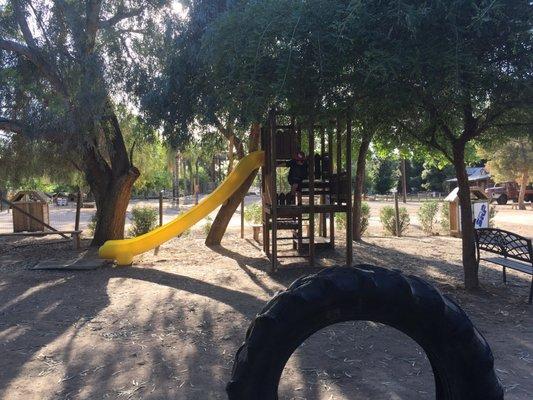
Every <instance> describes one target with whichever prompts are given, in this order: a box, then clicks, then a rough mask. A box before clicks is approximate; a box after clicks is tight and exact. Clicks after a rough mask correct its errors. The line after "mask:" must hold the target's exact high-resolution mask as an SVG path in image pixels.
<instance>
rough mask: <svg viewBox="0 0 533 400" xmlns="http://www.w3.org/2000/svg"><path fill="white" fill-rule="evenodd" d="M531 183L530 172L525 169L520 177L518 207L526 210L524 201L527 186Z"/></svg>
mask: <svg viewBox="0 0 533 400" xmlns="http://www.w3.org/2000/svg"><path fill="white" fill-rule="evenodd" d="M528 183H529V173H528V170H525V171H524V172H523V173H522V177H521V178H520V192H518V209H519V210H525V209H526V204H525V203H524V201H525V197H526V187H527V184H528Z"/></svg>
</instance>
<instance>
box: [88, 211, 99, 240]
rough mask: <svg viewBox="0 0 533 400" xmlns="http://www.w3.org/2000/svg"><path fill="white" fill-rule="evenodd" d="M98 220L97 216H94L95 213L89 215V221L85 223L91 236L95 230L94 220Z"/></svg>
mask: <svg viewBox="0 0 533 400" xmlns="http://www.w3.org/2000/svg"><path fill="white" fill-rule="evenodd" d="M97 221H98V217H97V216H96V213H94V214H93V215H91V218H89V223H88V224H87V229H88V230H89V234H90V235H91V236H94V231H95V230H96V222H97Z"/></svg>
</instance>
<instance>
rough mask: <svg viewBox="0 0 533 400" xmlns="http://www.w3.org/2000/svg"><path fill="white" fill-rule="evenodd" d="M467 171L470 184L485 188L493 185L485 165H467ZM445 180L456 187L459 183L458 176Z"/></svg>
mask: <svg viewBox="0 0 533 400" xmlns="http://www.w3.org/2000/svg"><path fill="white" fill-rule="evenodd" d="M466 173H467V174H468V183H469V184H470V186H475V187H478V188H480V189H481V190H485V189H486V188H488V187H491V186H492V185H493V182H492V179H491V176H490V174H489V173H488V171H487V170H486V169H485V168H483V167H467V168H466ZM445 182H446V183H447V184H448V185H450V186H452V187H455V186H456V185H457V178H452V179H447V180H446V181H445Z"/></svg>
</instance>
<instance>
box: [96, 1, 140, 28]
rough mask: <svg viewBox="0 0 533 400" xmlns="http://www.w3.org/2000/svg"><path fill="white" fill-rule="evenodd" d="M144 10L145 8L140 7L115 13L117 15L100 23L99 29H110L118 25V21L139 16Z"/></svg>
mask: <svg viewBox="0 0 533 400" xmlns="http://www.w3.org/2000/svg"><path fill="white" fill-rule="evenodd" d="M145 9H146V6H142V7H138V8H133V9H131V10H120V11H117V13H116V14H115V15H113V16H112V17H111V18H109V19H106V20H103V21H100V28H103V29H107V28H111V27H112V26H114V25H116V24H118V23H119V22H120V21H123V20H125V19H128V18H132V17H136V16H138V15H140V14H141V13H142V12H143V11H144V10H145Z"/></svg>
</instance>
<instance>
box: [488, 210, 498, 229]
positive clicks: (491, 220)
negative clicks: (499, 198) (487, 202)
mask: <svg viewBox="0 0 533 400" xmlns="http://www.w3.org/2000/svg"><path fill="white" fill-rule="evenodd" d="M496 212H497V211H496V207H494V206H489V228H494V217H496Z"/></svg>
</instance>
